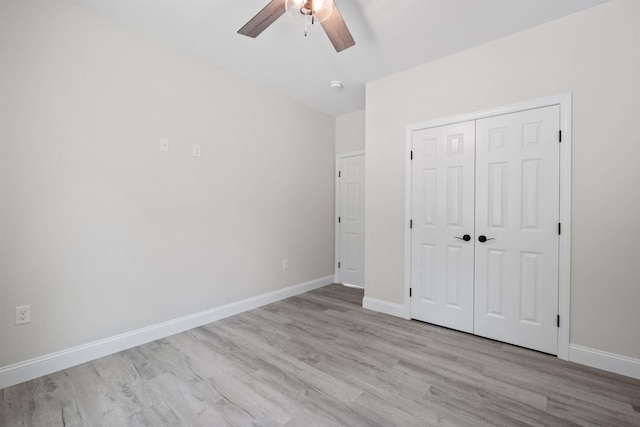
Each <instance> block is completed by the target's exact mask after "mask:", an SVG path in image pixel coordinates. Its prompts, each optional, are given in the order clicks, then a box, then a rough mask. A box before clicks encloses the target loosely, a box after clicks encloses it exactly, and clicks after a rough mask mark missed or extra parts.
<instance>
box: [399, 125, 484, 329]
mask: <svg viewBox="0 0 640 427" xmlns="http://www.w3.org/2000/svg"><path fill="white" fill-rule="evenodd" d="M474 138H475V124H474V122H473V121H471V122H466V123H458V124H453V125H448V126H441V127H437V128H431V129H424V130H420V131H417V132H414V134H413V136H412V139H413V143H412V149H413V161H412V175H411V180H412V183H411V185H412V203H411V206H412V230H411V236H412V238H411V289H412V298H411V314H412V317H413V318H415V319H418V320H422V321H425V322H429V323H434V324H437V325H440V326H446V327H448V328H453V329H457V330H460V331H465V332H473V275H474V269H473V263H474V259H473V257H474V253H473V245H474V242H473V235H474V231H473V227H474V212H473V209H474V195H473V191H474V180H475V172H474V146H475V143H474Z"/></svg>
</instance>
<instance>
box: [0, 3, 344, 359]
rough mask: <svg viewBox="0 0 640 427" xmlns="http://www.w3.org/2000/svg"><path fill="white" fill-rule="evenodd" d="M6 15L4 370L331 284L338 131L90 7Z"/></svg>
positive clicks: (40, 7) (1, 186) (4, 10)
mask: <svg viewBox="0 0 640 427" xmlns="http://www.w3.org/2000/svg"><path fill="white" fill-rule="evenodd" d="M1 6H2V7H1V9H0V64H1V65H0V343H1V344H0V347H1V349H2V350H1V351H0V367H2V366H6V365H8V364H12V363H15V362H19V361H24V360H27V359H30V358H33V357H36V356H40V355H44V354H48V353H51V352H54V351H58V350H62V349H66V348H69V347H72V346H76V345H80V344H84V343H88V342H91V341H94V340H98V339H102V338H106V337H111V336H114V335H117V334H121V333H125V332H128V331H131V330H135V329H138V328H141V327H145V326H148V325H153V324H157V323H159V322H163V321H167V320H171V319H174V318H177V317H180V316H184V315H188V314H192V313H196V312H199V311H202V310H205V309H209V308H213V307H218V306H221V305H223V304H226V303H229V302H233V301H238V300H241V299H245V298H248V297H252V296H255V295H259V294H262V293H265V292H269V291H274V290H277V289H281V288H284V287H286V286H289V285H293V284H297V283H302V282H305V281H309V280H313V279H317V278H321V277H325V276H329V275H332V274H333V248H334V242H333V235H334V228H333V212H334V209H333V206H334V205H333V203H334V179H333V165H334V155H335V146H334V144H335V138H334V127H335V120H334V119H333V118H332V117H329V116H327V115H324V114H321V113H319V112H317V111H315V110H311V109H309V108H306V107H304V106H302V105H299V104H296V103H294V102H292V101H290V100H289V99H287V98H284V97H282V96H280V95H278V94H275V93H273V92H271V91H268V90H265V89H264V88H262V87H259V86H256V85H254V84H252V83H250V82H247V81H244V80H242V79H239V78H237V77H234V76H232V75H230V74H228V73H226V72H224V71H221V70H219V69H215V68H213V67H211V66H209V65H208V64H206V63H203V62H200V61H199V60H198V59H196V58H194V57H191V56H188V55H186V54H183V53H179V52H177V51H175V50H173V49H171V48H169V47H167V46H165V45H163V44H160V43H158V42H155V41H153V40H151V39H148V38H147V37H146V36H144V35H142V34H140V33H138V32H136V31H134V30H131V29H128V28H126V27H123V26H121V25H119V24H117V23H115V22H113V21H111V20H110V19H108V18H106V17H103V16H101V15H98V14H97V13H95V12H93V11H92V10H89V9H86V8H85V7H83V6H79V5H77V4H74V3H71V2H68V1H65V0H56V1H50V0H41V1H36V0H13V1H3V3H2V5H1ZM161 137H166V138H168V139H169V140H170V144H171V152H170V153H168V154H167V153H161V152H160V151H159V139H160V138H161ZM192 144H199V145H201V147H202V157H201V158H194V157H192V156H191V147H192ZM284 258H287V259H289V269H288V270H286V271H284V270H282V260H283V259H284ZM25 304H31V306H32V317H33V320H32V322H31V323H30V324H27V325H21V326H17V327H16V326H14V325H13V309H14V307H15V306H17V305H25Z"/></svg>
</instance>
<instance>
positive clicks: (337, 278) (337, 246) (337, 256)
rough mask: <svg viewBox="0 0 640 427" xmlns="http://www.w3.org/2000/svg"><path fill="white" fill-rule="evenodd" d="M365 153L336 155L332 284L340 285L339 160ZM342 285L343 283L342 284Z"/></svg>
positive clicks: (350, 152)
mask: <svg viewBox="0 0 640 427" xmlns="http://www.w3.org/2000/svg"><path fill="white" fill-rule="evenodd" d="M364 155H365V152H364V150H358V151H349V152H348V153H340V154H336V172H335V173H336V189H335V208H336V215H335V220H334V224H335V226H334V230H335V231H334V233H335V238H334V241H335V243H334V245H335V250H334V252H333V254H334V260H333V271H334V278H333V281H334V283H342V282H341V281H340V269H339V268H338V262H339V261H340V225H339V224H338V217H339V216H340V178H338V172H340V160H341V159H346V158H347V157H356V156H364ZM343 284H344V283H343Z"/></svg>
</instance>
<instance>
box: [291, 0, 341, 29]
mask: <svg viewBox="0 0 640 427" xmlns="http://www.w3.org/2000/svg"><path fill="white" fill-rule="evenodd" d="M285 9H286V11H287V14H288V15H289V16H290V17H292V18H293V19H295V20H296V21H300V22H303V23H305V24H309V23H311V24H314V23H316V22H322V21H324V20H326V19H327V18H329V16H331V12H332V11H333V1H332V0H286V1H285Z"/></svg>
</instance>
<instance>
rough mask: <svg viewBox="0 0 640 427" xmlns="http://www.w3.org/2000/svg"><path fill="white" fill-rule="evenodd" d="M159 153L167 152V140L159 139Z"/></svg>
mask: <svg viewBox="0 0 640 427" xmlns="http://www.w3.org/2000/svg"><path fill="white" fill-rule="evenodd" d="M160 151H164V152H165V153H168V152H169V140H168V139H167V138H160Z"/></svg>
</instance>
